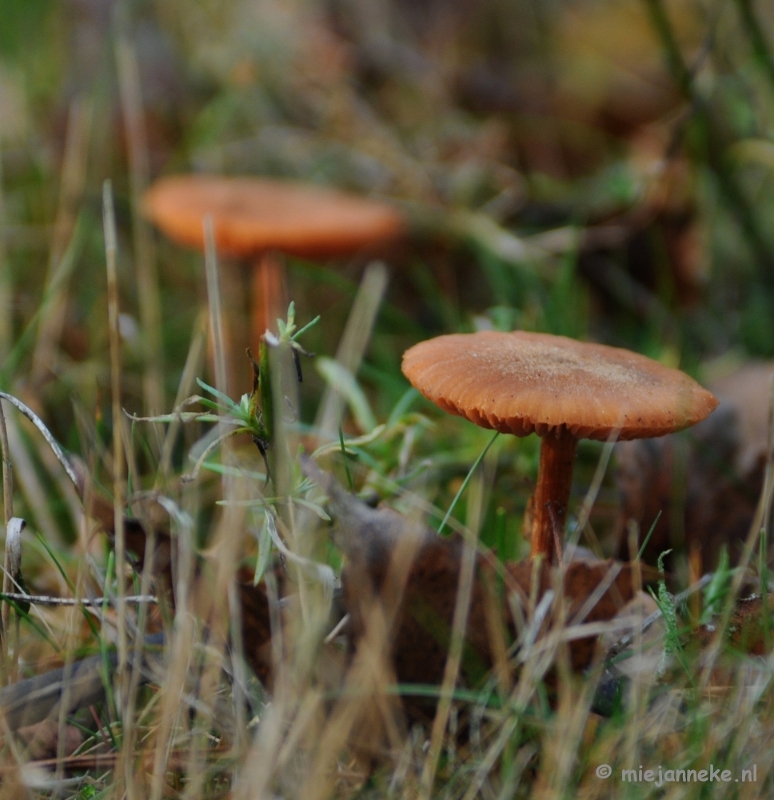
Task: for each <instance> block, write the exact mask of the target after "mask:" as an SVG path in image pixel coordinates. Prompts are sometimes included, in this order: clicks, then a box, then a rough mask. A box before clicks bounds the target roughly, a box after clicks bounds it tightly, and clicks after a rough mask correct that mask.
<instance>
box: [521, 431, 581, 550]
mask: <svg viewBox="0 0 774 800" xmlns="http://www.w3.org/2000/svg"><path fill="white" fill-rule="evenodd" d="M577 447H578V440H577V439H576V438H575V436H573V434H572V433H570V431H568V430H567V428H566V427H565V426H564V425H562V426H561V427H559V428H558V429H556V430H555V431H552V432H550V433H548V434H547V435H546V436H544V437H543V441H542V443H541V446H540V466H539V467H538V479H537V487H536V488H535V517H534V522H533V523H532V558H535V556H537V555H542V556H545V557H546V559H547V560H548V562H549V563H551V562H553V561H555V560H556V559H555V558H554V550H555V548H554V525H556V526H557V527H558V528H559V539H560V541H561V539H562V538H563V535H564V522H565V519H566V517H567V504H568V503H569V501H570V489H571V488H572V471H573V467H574V466H575V451H576V449H577ZM557 555H558V554H557Z"/></svg>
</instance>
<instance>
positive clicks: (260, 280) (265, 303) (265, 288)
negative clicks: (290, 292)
mask: <svg viewBox="0 0 774 800" xmlns="http://www.w3.org/2000/svg"><path fill="white" fill-rule="evenodd" d="M252 283H253V286H252V294H253V297H252V308H251V310H250V318H251V328H252V330H251V331H250V345H251V347H252V349H253V352H254V353H257V352H259V350H260V342H261V337H262V336H263V334H264V333H266V330H267V329H268V330H271V331H276V326H277V318H278V317H281V318H284V316H285V311H286V310H287V306H285V308H283V307H282V305H283V302H284V299H285V269H284V265H283V263H282V258H281V256H279V255H278V254H277V253H274V252H265V253H262V254H261V255H260V256H259V257H258V260H257V261H256V262H255V269H254V270H253V281H252Z"/></svg>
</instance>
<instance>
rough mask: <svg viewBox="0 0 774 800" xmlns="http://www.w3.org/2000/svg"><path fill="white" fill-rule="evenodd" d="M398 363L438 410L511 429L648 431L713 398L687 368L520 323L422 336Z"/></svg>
mask: <svg viewBox="0 0 774 800" xmlns="http://www.w3.org/2000/svg"><path fill="white" fill-rule="evenodd" d="M403 372H404V374H405V375H406V377H407V378H408V379H409V380H410V381H411V383H412V384H413V385H414V386H415V387H416V388H417V389H418V390H419V391H420V392H422V394H423V395H424V396H425V397H427V398H428V399H429V400H432V401H433V402H434V403H435V404H436V405H438V406H440V407H441V408H442V409H444V410H445V411H448V412H449V413H452V414H458V415H459V416H462V417H466V418H467V419H469V420H470V421H471V422H475V423H476V424H477V425H480V426H482V427H484V428H493V429H495V430H498V431H502V432H503V433H512V434H515V435H516V436H526V435H527V434H530V433H533V432H535V433H537V434H539V435H540V436H545V435H546V434H548V433H550V432H552V431H556V430H558V429H560V428H561V427H562V426H564V427H565V428H566V429H567V430H568V431H569V432H570V433H572V434H573V436H575V437H576V438H578V439H607V438H608V437H609V436H610V435H611V434H612V433H613V432H614V431H618V438H619V439H640V438H650V437H654V436H663V435H665V434H667V433H672V432H674V431H678V430H681V429H683V428H687V427H689V426H690V425H694V424H695V423H697V422H700V421H701V420H702V419H704V418H705V417H706V416H707V415H708V414H710V413H711V412H712V411H713V410H714V409H715V408H716V406H717V405H718V401H717V398H716V397H715V396H714V395H713V394H711V393H710V392H708V391H707V390H706V389H704V388H702V387H701V386H700V385H699V384H698V383H696V381H694V380H693V379H692V378H690V377H689V376H688V375H686V374H685V373H683V372H680V371H679V370H676V369H670V368H669V367H665V366H663V365H662V364H659V363H658V362H657V361H653V360H652V359H650V358H647V357H645V356H642V355H638V354H637V353H632V352H631V351H629V350H623V349H620V348H617V347H608V346H607V345H602V344H590V343H587V342H578V341H575V340H574V339H568V338H566V337H564V336H552V335H550V334H541V333H527V332H525V331H515V332H513V333H498V332H494V331H482V332H480V333H473V334H452V335H449V336H439V337H437V338H435V339H430V340H429V341H426V342H421V343H420V344H417V345H415V346H414V347H412V348H410V349H409V350H407V351H406V353H405V354H404V356H403Z"/></svg>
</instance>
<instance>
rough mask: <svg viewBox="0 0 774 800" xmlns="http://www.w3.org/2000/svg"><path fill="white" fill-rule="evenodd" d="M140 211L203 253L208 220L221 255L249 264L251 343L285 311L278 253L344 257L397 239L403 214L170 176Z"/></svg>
mask: <svg viewBox="0 0 774 800" xmlns="http://www.w3.org/2000/svg"><path fill="white" fill-rule="evenodd" d="M143 210H144V213H145V214H146V216H147V217H148V218H149V219H151V220H152V221H153V222H154V223H155V224H156V225H157V226H158V227H159V228H160V229H161V230H162V231H164V233H166V234H167V235H168V236H169V237H170V238H171V239H174V240H175V241H176V242H179V243H180V244H183V245H187V246H189V247H194V248H198V249H203V248H204V233H203V230H202V219H203V218H204V216H205V215H207V214H210V215H211V216H212V220H213V225H214V228H215V241H216V244H217V246H218V249H219V251H220V252H222V253H224V254H226V255H229V256H233V257H235V258H238V259H242V260H250V261H252V262H254V263H255V266H256V270H255V273H254V281H253V308H252V312H251V319H252V323H251V327H252V336H251V339H252V343H253V344H254V346H255V347H254V349H255V351H256V352H257V344H258V341H259V339H260V336H261V335H262V334H263V333H264V332H265V330H266V328H267V327H269V325H270V324H272V323H273V322H274V318H275V317H276V316H278V315H279V314H280V313H281V312H282V311H284V309H282V308H281V307H280V302H281V301H280V295H281V294H282V288H281V287H282V285H283V283H284V276H283V269H282V266H281V262H279V261H278V260H277V259H276V258H274V257H273V256H272V253H273V252H275V251H279V252H282V253H287V254H289V255H296V256H302V257H308V258H324V257H331V256H344V255H350V254H352V253H355V252H357V251H359V250H361V249H363V248H364V247H367V246H369V245H376V244H381V243H384V242H386V241H389V240H391V239H394V238H396V237H398V236H399V235H400V234H401V233H402V232H403V231H404V229H405V220H404V218H403V217H402V216H401V214H400V213H399V212H398V211H397V210H396V209H395V208H393V207H392V206H389V205H387V204H386V203H381V202H377V201H375V200H369V199H367V198H362V197H357V196H355V195H351V194H345V193H344V192H340V191H335V190H331V189H323V188H320V187H316V186H308V185H305V184H302V183H296V182H291V181H280V180H269V179H265V178H245V177H240V178H229V177H219V176H215V175H175V176H171V177H167V178H162V179H160V180H159V181H157V182H156V183H155V184H154V185H153V186H152V187H151V188H150V189H149V190H148V192H147V193H146V194H145V197H144V198H143Z"/></svg>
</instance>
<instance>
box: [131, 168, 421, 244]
mask: <svg viewBox="0 0 774 800" xmlns="http://www.w3.org/2000/svg"><path fill="white" fill-rule="evenodd" d="M143 211H144V213H145V215H146V216H147V217H148V218H149V219H150V220H152V221H153V222H154V223H155V224H156V225H157V226H158V227H159V228H161V230H162V231H164V233H166V234H167V235H168V236H169V237H170V238H172V239H174V240H175V241H177V242H180V243H181V244H184V245H188V246H189V247H195V248H198V249H203V247H204V234H203V232H202V219H203V218H204V216H205V215H206V214H210V215H211V216H212V219H213V223H214V227H215V238H216V242H217V246H218V249H219V250H220V251H221V252H223V253H226V254H228V255H232V256H236V257H240V258H245V257H251V256H255V255H256V254H258V253H261V252H264V251H266V250H280V251H282V252H284V253H289V254H291V255H298V256H309V257H324V256H334V255H346V254H350V253H354V252H356V251H357V250H360V249H361V248H363V247H365V246H367V245H371V244H374V243H378V242H383V241H385V240H389V239H393V238H395V237H397V236H399V235H400V234H401V233H402V232H403V231H404V229H405V225H406V223H405V220H404V218H403V217H402V216H401V214H400V213H399V212H398V211H397V210H396V209H395V208H393V207H391V206H389V205H387V204H385V203H381V202H377V201H375V200H369V199H367V198H362V197H358V196H356V195H350V194H345V193H344V192H340V191H335V190H332V189H323V188H319V187H316V186H308V185H304V184H301V183H294V182H291V181H279V180H268V179H264V178H226V177H218V176H212V175H177V176H172V177H168V178H162V179H161V180H159V181H157V182H156V183H155V184H154V185H153V186H152V187H151V188H150V189H149V190H148V192H146V194H145V197H144V198H143Z"/></svg>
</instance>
